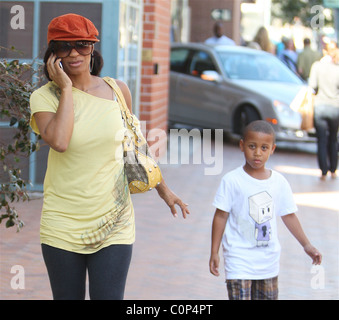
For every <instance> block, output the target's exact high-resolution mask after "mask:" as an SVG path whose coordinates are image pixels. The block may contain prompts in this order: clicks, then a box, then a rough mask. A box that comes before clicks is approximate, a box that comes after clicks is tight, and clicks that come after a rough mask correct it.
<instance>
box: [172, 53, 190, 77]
mask: <svg viewBox="0 0 339 320" xmlns="http://www.w3.org/2000/svg"><path fill="white" fill-rule="evenodd" d="M189 53H190V50H189V49H184V48H176V49H172V50H171V71H176V72H180V73H186V70H187V69H186V66H187V59H188V55H189Z"/></svg>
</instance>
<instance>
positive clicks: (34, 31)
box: [0, 0, 171, 189]
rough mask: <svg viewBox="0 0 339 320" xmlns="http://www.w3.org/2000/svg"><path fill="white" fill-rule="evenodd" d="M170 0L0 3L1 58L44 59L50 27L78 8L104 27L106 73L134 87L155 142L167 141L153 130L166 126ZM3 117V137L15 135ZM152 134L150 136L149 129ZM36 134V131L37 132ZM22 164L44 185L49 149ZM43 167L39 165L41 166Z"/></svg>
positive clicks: (0, 131)
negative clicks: (54, 19)
mask: <svg viewBox="0 0 339 320" xmlns="http://www.w3.org/2000/svg"><path fill="white" fill-rule="evenodd" d="M170 8H171V1H163V0H71V1H63V0H59V1H51V0H31V1H29V0H26V1H1V2H0V47H5V48H10V47H15V49H16V50H17V51H15V52H10V51H7V50H0V58H7V59H13V58H15V59H20V61H21V62H32V61H33V60H34V61H37V62H41V61H42V58H43V55H44V52H45V50H46V48H47V26H48V24H49V22H50V21H51V20H52V19H53V18H54V17H56V16H59V15H62V14H66V13H76V14H80V15H83V16H85V17H87V18H88V19H90V20H91V21H92V22H93V23H94V24H95V26H96V27H97V29H98V30H99V33H100V36H99V39H100V42H99V43H97V44H96V49H97V50H98V51H100V52H101V54H102V56H103V59H104V67H103V69H102V72H101V76H111V77H113V78H117V79H120V80H123V81H124V82H126V83H127V85H128V86H129V88H130V90H131V94H132V99H133V106H132V108H133V112H134V113H135V114H136V115H137V116H138V117H139V118H140V120H142V121H143V125H144V133H145V135H146V136H147V138H148V139H149V140H150V143H152V142H153V141H154V142H157V143H162V144H165V143H166V139H165V138H161V141H160V142H159V141H158V140H159V135H158V134H155V132H156V131H155V130H153V129H161V130H163V131H165V130H166V129H167V107H168V84H169V79H168V76H169V45H170V24H171V21H170V20H171V18H170ZM10 130H13V129H12V128H10V127H9V124H8V123H6V122H5V121H1V119H0V135H1V137H8V138H9V137H10ZM149 132H150V133H153V135H151V134H150V135H149V134H148V133H149ZM32 136H33V135H32ZM45 149H46V150H43V149H42V150H40V151H39V152H37V153H34V154H33V155H32V156H31V158H30V159H29V160H27V161H28V163H27V164H23V166H24V167H25V169H27V170H25V171H26V172H27V177H24V178H26V179H29V180H30V181H31V182H32V184H33V186H34V187H33V188H34V189H41V188H42V183H43V175H44V171H45V170H44V167H45V163H46V155H47V149H48V148H45ZM37 168H39V170H37Z"/></svg>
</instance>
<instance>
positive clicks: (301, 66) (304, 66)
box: [297, 38, 322, 81]
mask: <svg viewBox="0 0 339 320" xmlns="http://www.w3.org/2000/svg"><path fill="white" fill-rule="evenodd" d="M321 57H322V55H321V53H320V52H319V51H315V50H312V48H311V40H310V39H309V38H305V39H304V50H303V51H302V52H300V53H299V55H298V59H297V68H298V73H299V75H300V76H301V77H302V78H303V79H304V80H305V81H308V78H309V76H310V71H311V67H312V64H313V63H314V62H316V61H318V60H320V59H321Z"/></svg>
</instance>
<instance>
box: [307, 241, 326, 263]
mask: <svg viewBox="0 0 339 320" xmlns="http://www.w3.org/2000/svg"><path fill="white" fill-rule="evenodd" d="M304 250H305V252H306V253H307V254H308V255H309V256H310V257H311V258H312V260H313V262H312V263H313V264H315V265H317V264H321V260H322V255H321V253H320V252H319V251H318V250H317V249H316V248H315V247H313V246H312V245H311V244H310V243H308V244H306V245H305V247H304Z"/></svg>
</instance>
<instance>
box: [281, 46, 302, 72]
mask: <svg viewBox="0 0 339 320" xmlns="http://www.w3.org/2000/svg"><path fill="white" fill-rule="evenodd" d="M284 44H285V49H284V50H282V51H281V52H280V53H279V55H278V58H279V59H280V60H281V61H282V62H283V63H285V64H286V65H287V66H288V67H289V68H290V69H291V70H292V71H293V72H294V73H297V59H298V54H297V53H296V51H295V45H294V41H293V40H292V39H286V41H285V42H284Z"/></svg>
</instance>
